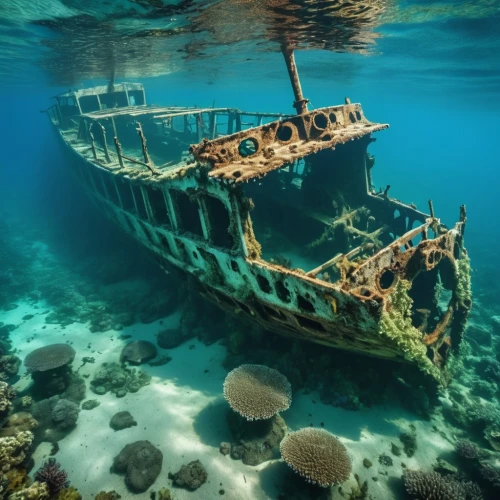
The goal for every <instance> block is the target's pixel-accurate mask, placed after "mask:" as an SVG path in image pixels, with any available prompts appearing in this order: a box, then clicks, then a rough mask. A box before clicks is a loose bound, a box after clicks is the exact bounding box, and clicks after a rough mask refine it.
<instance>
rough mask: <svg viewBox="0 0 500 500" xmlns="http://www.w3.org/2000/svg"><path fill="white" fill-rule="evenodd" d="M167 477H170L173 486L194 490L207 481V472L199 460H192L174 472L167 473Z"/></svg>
mask: <svg viewBox="0 0 500 500" xmlns="http://www.w3.org/2000/svg"><path fill="white" fill-rule="evenodd" d="M168 477H169V479H172V481H173V482H174V486H178V487H180V488H185V489H187V490H190V491H194V490H197V489H198V488H199V487H200V486H201V485H202V484H203V483H205V482H206V481H207V478H208V474H207V471H206V470H205V468H204V467H203V465H202V464H201V462H200V461H199V460H194V461H193V462H189V463H188V464H187V465H183V466H182V467H181V468H180V470H178V471H177V472H175V473H174V474H172V473H169V474H168Z"/></svg>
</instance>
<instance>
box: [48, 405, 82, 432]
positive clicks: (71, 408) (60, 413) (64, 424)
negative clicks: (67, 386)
mask: <svg viewBox="0 0 500 500" xmlns="http://www.w3.org/2000/svg"><path fill="white" fill-rule="evenodd" d="M79 413H80V407H79V406H78V405H77V404H76V403H73V401H70V400H69V399H58V400H57V401H56V403H55V404H54V406H53V408H52V413H51V417H52V421H53V422H54V423H55V424H56V425H57V427H59V428H60V429H69V428H71V427H74V426H75V425H76V421H77V420H78V415H79Z"/></svg>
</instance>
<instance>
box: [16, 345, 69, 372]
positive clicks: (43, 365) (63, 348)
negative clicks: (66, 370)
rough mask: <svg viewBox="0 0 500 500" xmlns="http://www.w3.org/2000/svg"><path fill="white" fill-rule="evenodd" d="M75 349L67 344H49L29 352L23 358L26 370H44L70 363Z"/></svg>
mask: <svg viewBox="0 0 500 500" xmlns="http://www.w3.org/2000/svg"><path fill="white" fill-rule="evenodd" d="M75 354H76V353H75V350H74V349H73V348H72V347H71V346H70V345H68V344H51V345H46V346H45V347H40V348H39V349H35V350H34V351H32V352H30V353H29V354H28V355H27V356H26V358H24V366H26V368H27V370H28V372H45V371H47V370H53V369H54V368H59V367H61V366H64V365H67V364H68V363H71V362H72V361H73V359H75Z"/></svg>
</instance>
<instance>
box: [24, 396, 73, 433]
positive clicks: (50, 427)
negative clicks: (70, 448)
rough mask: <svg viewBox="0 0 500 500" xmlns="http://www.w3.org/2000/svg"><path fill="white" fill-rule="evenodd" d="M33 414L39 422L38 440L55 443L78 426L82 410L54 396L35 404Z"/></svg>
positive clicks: (66, 400)
mask: <svg viewBox="0 0 500 500" xmlns="http://www.w3.org/2000/svg"><path fill="white" fill-rule="evenodd" d="M31 412H32V414H33V416H34V417H35V419H36V420H37V421H38V427H37V429H36V431H35V437H36V440H37V441H49V442H54V441H59V440H60V439H62V438H63V437H65V436H66V435H67V434H68V433H69V432H71V430H72V429H73V427H74V426H75V425H76V422H77V419H78V415H79V413H80V408H79V406H78V405H77V404H76V403H73V402H72V401H70V400H68V399H64V398H61V397H60V396H52V397H51V398H48V399H42V400H41V401H39V402H38V403H36V404H34V405H33V406H32V408H31Z"/></svg>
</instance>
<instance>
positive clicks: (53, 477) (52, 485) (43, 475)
mask: <svg viewBox="0 0 500 500" xmlns="http://www.w3.org/2000/svg"><path fill="white" fill-rule="evenodd" d="M34 477H35V481H38V482H40V483H45V484H46V485H47V487H48V489H49V492H50V494H51V495H55V494H56V493H59V491H60V490H62V489H63V488H68V487H69V481H68V474H67V473H66V471H65V470H63V469H61V464H59V463H58V462H57V461H56V459H55V458H49V459H48V460H47V461H46V462H45V463H44V464H43V465H42V466H41V467H40V468H39V469H38V470H37V471H36V473H35V476H34Z"/></svg>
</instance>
